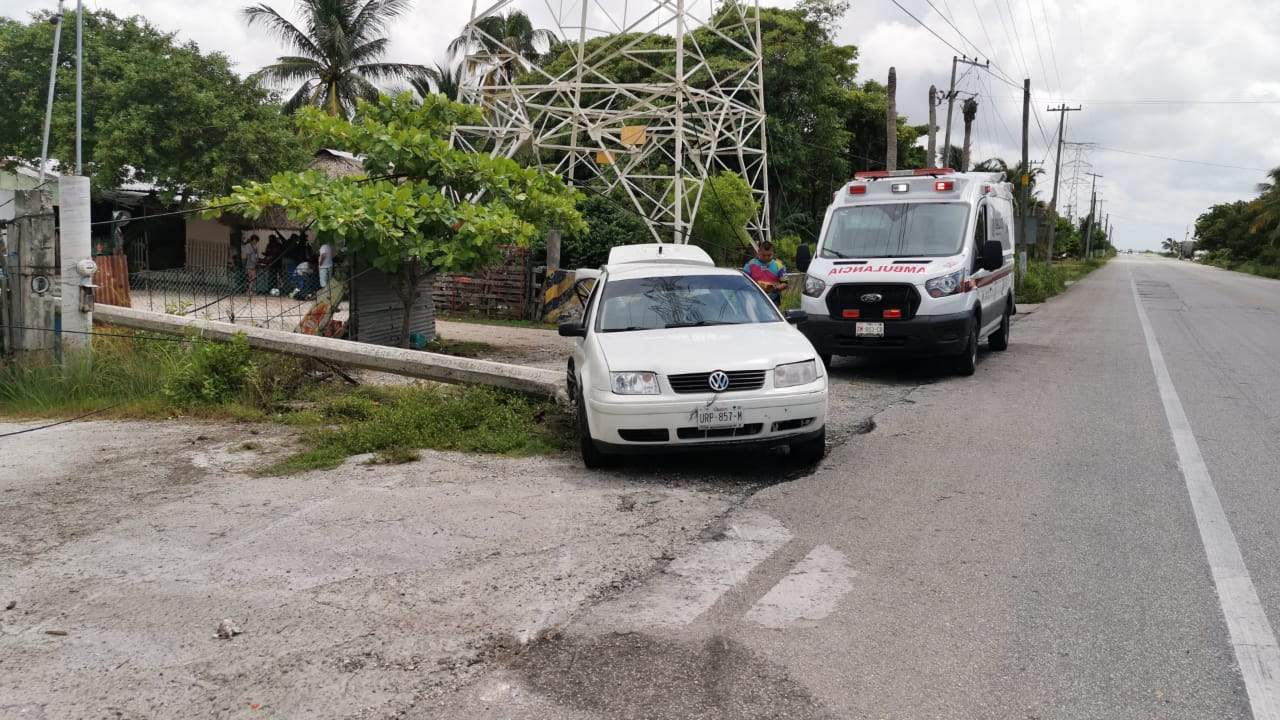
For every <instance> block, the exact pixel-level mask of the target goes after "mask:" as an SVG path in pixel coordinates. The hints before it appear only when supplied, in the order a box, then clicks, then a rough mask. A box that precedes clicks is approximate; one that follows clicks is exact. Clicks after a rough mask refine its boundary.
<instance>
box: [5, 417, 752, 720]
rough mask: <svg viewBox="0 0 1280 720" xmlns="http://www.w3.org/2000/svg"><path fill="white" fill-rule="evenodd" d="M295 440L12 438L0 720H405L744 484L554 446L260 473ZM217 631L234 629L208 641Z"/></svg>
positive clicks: (131, 433) (568, 611) (564, 618)
mask: <svg viewBox="0 0 1280 720" xmlns="http://www.w3.org/2000/svg"><path fill="white" fill-rule="evenodd" d="M25 426H26V425H25V424H24V425H17V424H6V423H0V433H5V432H12V431H13V430H17V429H21V428H22V427H25ZM293 442H294V436H293V435H292V434H291V433H290V432H289V431H287V430H282V429H280V428H276V427H271V426H250V425H226V424H217V425H211V424H206V423H199V424H197V423H188V422H183V421H173V422H128V423H122V422H83V423H74V424H69V425H63V426H59V427H56V428H50V429H46V430H40V431H38V432H31V433H26V434H23V435H16V436H11V437H8V438H5V439H4V450H5V452H4V454H3V456H0V457H2V459H0V498H3V503H0V716H4V717H11V716H16V715H21V716H30V717H103V716H109V717H123V718H134V717H241V716H245V717H249V716H253V717H261V715H260V714H256V715H255V714H254V713H253V710H254V709H255V708H261V709H263V710H271V711H272V712H271V714H272V715H275V716H291V717H315V718H331V717H350V716H366V717H391V716H397V715H399V714H401V713H402V712H404V711H406V709H408V708H412V707H413V706H414V705H415V704H416V703H417V702H418V701H419V700H420V699H422V698H426V697H431V696H433V695H436V694H438V693H440V692H446V691H447V689H448V688H450V687H453V686H454V685H456V684H457V683H461V682H465V681H466V680H467V678H468V677H469V676H470V674H472V673H473V672H476V671H478V670H480V669H482V668H483V666H484V665H485V663H486V661H487V660H491V659H494V658H500V657H504V656H510V655H511V654H513V653H518V652H520V650H521V649H522V648H523V647H525V646H526V645H527V644H528V643H530V642H532V641H534V640H536V639H537V638H539V637H541V636H542V635H544V634H545V633H548V632H555V631H556V629H557V628H559V627H561V626H562V625H564V624H565V623H567V622H569V621H570V620H571V619H572V617H573V616H574V615H575V613H576V612H577V611H578V609H579V608H582V607H584V606H586V605H588V604H590V603H591V602H592V601H593V600H595V599H598V598H600V597H603V596H607V595H609V594H611V593H613V592H616V591H618V590H619V589H620V588H623V587H625V586H626V585H627V584H628V583H629V582H631V581H632V580H633V579H634V578H636V577H638V576H642V575H645V574H647V573H649V572H651V571H652V570H653V569H654V568H655V567H657V566H659V565H660V564H661V563H662V562H664V558H670V557H674V556H675V555H676V554H678V553H679V552H680V550H681V548H682V547H683V546H684V545H685V544H686V543H688V542H690V541H691V540H692V538H693V537H694V536H695V535H696V534H697V533H698V532H699V531H700V530H701V529H702V528H703V527H705V526H706V524H707V523H708V522H710V521H711V520H712V519H713V518H714V517H716V516H718V515H719V514H722V513H723V512H725V511H726V509H727V508H728V507H729V506H730V505H731V504H732V503H733V502H735V501H736V499H738V498H740V497H741V496H742V495H744V494H745V492H746V487H745V486H742V485H738V484H736V483H725V482H704V481H703V479H702V478H699V477H696V475H698V473H694V474H693V476H683V477H682V476H681V475H680V473H678V472H673V471H672V469H671V468H667V469H666V470H663V469H661V468H659V469H658V470H656V471H642V469H640V468H635V467H633V468H630V469H629V471H628V472H627V473H626V474H625V476H624V475H622V474H600V473H588V472H587V471H585V470H584V469H583V468H581V466H580V463H579V462H578V461H577V458H576V457H573V456H568V455H566V456H564V457H553V458H520V459H510V458H496V457H480V456H468V455H462V454H456V453H439V452H425V453H424V454H423V458H422V460H420V461H419V462H415V463H410V464H407V465H398V466H375V465H367V464H365V461H366V459H365V458H353V459H352V460H351V461H349V462H348V463H347V464H345V465H343V466H342V467H340V468H338V469H336V470H333V471H327V472H312V473H306V474H301V475H296V476H291V477H285V478H263V477H256V476H254V475H253V474H252V469H253V468H255V467H261V466H262V465H264V464H266V462H268V461H269V460H270V458H271V457H273V456H275V455H278V454H281V453H283V452H284V451H285V450H287V449H288V448H289V446H290V445H291V444H292V443H293ZM10 604H12V605H13V608H12V609H9V610H5V609H3V608H5V607H7V606H8V605H10ZM224 619H227V620H231V621H232V622H233V624H234V625H235V626H237V627H238V628H239V629H240V630H241V631H242V633H241V634H238V635H236V636H235V637H233V638H231V639H219V638H217V637H215V630H216V628H217V627H218V625H219V623H220V622H221V621H222V620H224ZM24 713H26V714H25V715H24Z"/></svg>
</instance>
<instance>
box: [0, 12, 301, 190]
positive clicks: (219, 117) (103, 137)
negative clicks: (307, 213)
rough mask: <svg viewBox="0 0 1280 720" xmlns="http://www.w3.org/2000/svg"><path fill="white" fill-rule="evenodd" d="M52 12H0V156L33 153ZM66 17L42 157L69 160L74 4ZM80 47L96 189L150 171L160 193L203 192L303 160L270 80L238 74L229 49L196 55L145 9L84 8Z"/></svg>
mask: <svg viewBox="0 0 1280 720" xmlns="http://www.w3.org/2000/svg"><path fill="white" fill-rule="evenodd" d="M50 15H51V13H49V12H48V11H41V12H37V13H35V14H34V15H33V16H32V18H31V20H30V22H28V23H25V24H24V23H20V22H17V21H14V20H10V19H7V18H4V17H0V86H2V87H4V94H5V109H4V112H3V113H0V158H18V159H19V160H20V161H21V162H23V163H24V164H27V165H28V166H30V167H35V166H36V165H38V164H39V160H40V146H41V138H42V132H41V127H42V125H43V123H44V113H45V99H46V93H47V91H48V87H49V51H50V49H51V48H52V47H53V34H54V26H53V25H51V24H50V23H49V22H48V20H49V18H50ZM63 24H64V27H63V28H62V43H61V47H60V50H59V67H60V68H61V71H60V74H59V77H58V84H57V89H56V92H55V95H54V103H53V122H52V128H51V132H50V134H49V139H50V145H49V156H50V157H54V158H60V159H61V160H62V161H63V162H68V161H74V160H75V156H76V152H75V138H76V133H75V122H76V121H75V104H76V92H75V83H74V82H73V81H72V80H71V77H72V74H73V73H72V74H68V71H69V70H73V69H74V68H75V57H76V53H75V49H76V47H75V46H76V44H75V42H74V39H75V22H74V15H73V16H71V17H69V18H68V19H65V20H63ZM84 57H85V61H86V63H85V72H84V98H83V100H84V113H83V118H84V133H83V152H84V163H85V170H86V171H87V174H89V175H90V176H91V177H92V185H93V187H94V188H96V189H107V188H113V187H119V185H120V184H121V183H123V182H131V181H132V182H149V183H155V184H156V185H157V186H159V188H160V192H161V194H163V195H175V194H182V195H185V196H188V197H190V196H203V197H208V196H210V195H215V194H219V193H225V192H229V191H230V189H231V187H232V186H233V185H235V184H236V183H243V182H245V181H246V180H249V179H253V178H267V177H270V176H271V175H272V174H273V173H276V172H278V171H280V170H284V169H287V168H294V167H301V166H302V164H303V163H304V162H306V160H307V153H306V151H305V150H304V148H303V143H302V142H300V141H299V139H298V138H297V137H296V136H295V135H294V133H293V131H292V127H291V125H290V121H289V118H288V117H287V116H286V115H284V114H283V113H282V112H281V109H280V106H279V105H277V104H276V103H275V102H273V100H274V98H273V96H272V95H271V94H270V93H269V92H268V91H267V90H264V89H262V88H260V87H259V86H258V84H257V83H256V82H254V81H253V80H247V81H245V80H241V79H240V77H239V76H238V75H237V74H236V73H235V72H234V71H233V70H232V69H231V65H230V63H229V62H228V60H227V58H226V56H224V55H222V54H219V53H211V54H202V53H201V52H200V50H199V48H198V47H196V45H195V43H181V42H179V41H178V40H177V38H176V36H175V35H174V34H173V33H167V32H164V31H162V30H159V29H157V28H155V27H153V26H152V25H151V24H150V23H149V22H148V21H147V20H146V19H145V18H142V17H131V18H119V17H116V16H115V15H113V14H112V13H111V12H109V11H106V10H98V11H92V10H90V9H89V8H88V7H86V8H85V11H84Z"/></svg>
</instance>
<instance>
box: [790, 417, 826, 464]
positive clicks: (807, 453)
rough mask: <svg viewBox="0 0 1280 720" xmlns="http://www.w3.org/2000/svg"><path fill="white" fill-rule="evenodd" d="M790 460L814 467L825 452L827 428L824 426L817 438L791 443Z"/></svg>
mask: <svg viewBox="0 0 1280 720" xmlns="http://www.w3.org/2000/svg"><path fill="white" fill-rule="evenodd" d="M790 452H791V458H792V459H793V460H795V461H796V462H797V463H799V464H801V465H816V464H817V463H818V461H819V460H821V459H822V456H823V455H824V454H826V452H827V428H826V427H825V426H824V427H823V428H822V430H821V431H820V432H819V433H818V437H815V438H810V439H808V440H802V441H800V442H797V443H791V450H790Z"/></svg>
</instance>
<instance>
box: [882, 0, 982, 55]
mask: <svg viewBox="0 0 1280 720" xmlns="http://www.w3.org/2000/svg"><path fill="white" fill-rule="evenodd" d="M925 2H927V3H929V7H931V8H933V11H934V12H936V13H938V16H939V17H941V18H942V20H943V22H945V23H946V24H948V25H950V26H951V29H952V30H955V31H956V34H957V35H959V36H960V37H961V39H963V40H964V41H965V42H967V43H969V47H971V48H973V51H974V52H975V53H977V54H978V55H983V54H984V53H983V52H982V50H981V49H980V48H979V47H978V46H977V45H975V44H974V42H973V41H972V40H970V39H969V37H968V36H967V35H965V34H964V33H963V32H961V31H960V28H958V27H956V24H955V23H954V22H952V21H951V20H950V19H949V18H947V16H946V15H943V14H942V12H941V11H939V10H938V8H937V6H935V5H934V4H933V0H925ZM899 7H901V6H899Z"/></svg>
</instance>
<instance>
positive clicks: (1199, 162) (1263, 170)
mask: <svg viewBox="0 0 1280 720" xmlns="http://www.w3.org/2000/svg"><path fill="white" fill-rule="evenodd" d="M1094 147H1096V148H1097V149H1099V150H1106V151H1107V152H1115V153H1122V154H1124V155H1137V156H1139V157H1145V158H1151V159H1153V160H1167V161H1169V162H1179V163H1187V164H1190V165H1207V166H1209V167H1218V168H1227V169H1229V170H1250V171H1254V172H1260V173H1266V172H1270V170H1267V169H1266V168H1258V167H1247V166H1244V165H1226V164H1223V163H1213V162H1204V161H1202V160H1186V159H1183V158H1175V157H1166V156H1164V155H1152V154H1150V153H1141V152H1135V151H1133V150H1121V149H1120V148H1113V147H1107V146H1106V145H1094Z"/></svg>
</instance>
